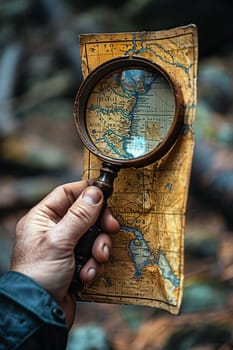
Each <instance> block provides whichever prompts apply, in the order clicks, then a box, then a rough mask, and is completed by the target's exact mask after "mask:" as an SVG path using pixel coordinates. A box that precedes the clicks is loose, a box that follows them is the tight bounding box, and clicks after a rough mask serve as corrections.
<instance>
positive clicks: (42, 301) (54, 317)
mask: <svg viewBox="0 0 233 350" xmlns="http://www.w3.org/2000/svg"><path fill="white" fill-rule="evenodd" d="M0 295H4V296H5V297H7V298H8V299H11V300H12V301H14V302H15V303H17V304H18V305H21V306H22V307H23V308H24V309H26V310H28V311H30V312H31V313H32V314H34V315H35V316H36V317H37V318H39V319H40V320H41V321H43V322H45V323H49V324H50V325H54V326H57V327H63V328H65V327H66V323H65V314H64V312H63V310H62V309H61V307H60V306H59V305H58V304H57V303H56V302H55V300H54V299H53V298H52V297H51V295H50V294H49V293H48V292H47V291H46V290H45V289H43V288H42V287H41V286H40V285H39V284H37V283H36V282H35V281H33V280H32V279H31V278H30V277H28V276H26V275H23V274H22V273H19V272H15V271H9V272H6V273H5V274H4V275H2V276H1V277H0Z"/></svg>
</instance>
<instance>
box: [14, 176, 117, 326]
mask: <svg viewBox="0 0 233 350" xmlns="http://www.w3.org/2000/svg"><path fill="white" fill-rule="evenodd" d="M88 185H89V183H88V181H80V182H75V183H69V184H65V185H63V186H59V187H57V188H56V189H55V190H54V191H52V192H51V193H50V194H49V195H48V196H47V197H45V198H44V199H43V200H42V201H41V202H40V203H39V204H37V205H36V206H35V207H34V208H32V209H31V210H30V211H29V212H28V213H27V214H26V215H25V216H24V217H23V218H22V219H21V220H20V221H19V223H18V225H17V228H16V240H15V246H14V250H13V256H12V263H11V270H14V271H18V272H21V273H23V274H25V275H27V276H29V277H31V278H32V279H33V280H35V281H36V282H37V283H39V284H40V285H41V286H42V287H43V288H44V289H46V290H47V291H48V292H49V293H50V294H51V295H52V296H53V297H54V299H55V300H56V301H57V303H58V304H59V305H60V306H61V307H62V308H63V310H64V312H65V314H66V321H67V324H68V326H71V324H72V323H73V318H74V312H75V298H74V296H71V295H69V294H68V289H69V286H70V283H71V280H72V277H73V274H74V269H75V259H74V248H75V246H76V245H77V243H78V241H79V239H80V238H81V236H82V235H83V234H84V233H85V232H86V231H87V230H88V229H89V228H90V227H91V226H93V224H94V223H95V222H96V220H97V218H98V216H99V213H100V210H101V207H102V204H103V193H102V191H101V190H100V189H98V188H97V187H94V186H88ZM101 225H102V228H103V230H104V231H105V232H108V233H114V232H117V231H119V224H118V222H117V221H116V220H115V219H114V218H113V216H112V215H111V213H110V211H109V210H108V209H107V210H105V213H104V215H103V218H102V220H101ZM110 249H111V239H110V237H109V236H108V235H107V234H104V233H102V234H100V235H99V236H98V237H97V239H96V240H95V242H94V245H93V248H92V257H91V258H90V259H89V260H88V262H87V263H86V264H85V265H84V266H83V268H82V270H81V272H80V277H81V279H82V280H83V282H84V283H90V282H92V281H93V280H94V279H95V278H96V277H98V276H99V275H100V274H101V273H102V272H103V268H104V263H106V262H107V260H108V258H109V252H110Z"/></svg>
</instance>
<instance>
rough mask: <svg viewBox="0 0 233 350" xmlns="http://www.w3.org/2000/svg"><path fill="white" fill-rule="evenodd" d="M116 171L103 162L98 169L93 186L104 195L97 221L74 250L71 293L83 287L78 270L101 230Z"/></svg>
mask: <svg viewBox="0 0 233 350" xmlns="http://www.w3.org/2000/svg"><path fill="white" fill-rule="evenodd" d="M118 171H119V166H117V165H112V164H110V163H103V166H102V168H101V169H100V176H99V177H98V179H97V180H96V181H95V182H94V184H93V185H94V186H97V187H98V188H100V189H101V190H102V192H103V195H104V204H103V207H102V209H101V212H100V215H99V217H98V220H97V222H96V223H95V225H94V226H92V227H91V228H90V229H89V230H88V231H87V232H86V233H85V234H84V235H83V236H82V237H81V239H80V240H79V242H78V244H77V246H76V248H75V250H74V254H75V265H76V267H75V273H74V276H73V279H72V282H71V285H70V289H69V291H70V292H71V293H77V292H80V291H82V289H83V286H84V285H83V282H82V280H81V278H80V271H81V269H82V267H83V266H84V265H85V264H86V262H87V261H88V260H89V258H90V257H91V255H92V246H93V243H94V241H95V240H96V238H97V236H98V235H99V234H100V233H101V231H102V230H101V227H100V220H101V217H102V215H103V213H104V211H105V209H106V206H107V200H108V198H109V197H110V196H111V194H112V192H113V182H114V179H115V177H116V176H117V173H118Z"/></svg>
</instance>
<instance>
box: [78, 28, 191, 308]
mask: <svg viewBox="0 0 233 350" xmlns="http://www.w3.org/2000/svg"><path fill="white" fill-rule="evenodd" d="M80 50H81V59H82V69H83V75H84V78H85V77H86V76H87V75H88V73H90V72H91V71H92V70H93V69H94V68H96V67H98V66H99V65H100V64H102V63H103V62H106V61H107V60H110V59H112V58H115V57H122V56H126V55H127V56H128V55H134V56H139V57H144V58H147V59H150V60H153V61H154V62H155V63H157V64H158V65H160V66H161V67H162V68H163V69H164V70H166V72H167V73H168V74H169V75H170V76H171V77H172V78H173V80H174V81H175V82H176V83H177V84H178V85H179V86H180V89H181V91H182V94H183V105H182V106H181V109H182V113H183V116H184V127H183V129H182V132H181V134H180V136H179V138H178V140H177V142H176V143H175V145H174V147H173V148H172V150H171V151H169V153H168V154H166V155H165V156H164V157H163V159H161V160H159V161H157V162H155V163H153V164H151V165H149V166H147V167H144V168H138V169H131V168H130V169H121V170H120V172H119V173H118V177H117V178H116V180H115V182H114V192H113V195H112V197H111V198H110V199H109V206H110V207H111V210H112V212H113V213H114V215H115V217H116V218H117V219H118V220H119V222H120V225H121V230H120V232H119V233H118V234H115V235H112V241H113V250H112V254H111V257H110V259H109V262H108V264H107V266H106V268H105V272H104V275H103V276H102V278H100V279H99V280H98V281H97V282H96V283H94V284H93V285H91V286H88V287H85V288H84V291H83V292H82V294H81V295H80V296H79V298H80V299H81V300H86V301H87V300H88V301H96V302H105V303H125V304H138V305H145V306H151V307H158V308H162V309H165V310H168V311H169V312H171V313H174V314H177V313H178V312H179V310H180V305H181V301H182V293H183V278H184V258H183V256H184V230H185V213H186V204H187V195H188V188H189V178H190V170H191V163H192V155H193V148H194V134H193V127H192V126H193V122H194V115H195V109H196V76H197V32H196V27H195V26H193V25H190V26H186V27H180V28H175V29H171V30H167V31H160V32H136V33H117V34H96V35H82V36H81V38H80ZM147 130H148V132H147V134H148V135H147V137H148V138H150V137H153V135H155V134H156V133H157V132H158V126H157V125H149V126H148V128H147ZM150 135H151V136H150ZM100 167H101V162H100V161H99V160H98V159H97V158H96V157H95V156H93V155H92V154H90V153H89V152H88V151H87V150H85V153H84V173H83V177H84V178H93V177H98V175H99V169H100Z"/></svg>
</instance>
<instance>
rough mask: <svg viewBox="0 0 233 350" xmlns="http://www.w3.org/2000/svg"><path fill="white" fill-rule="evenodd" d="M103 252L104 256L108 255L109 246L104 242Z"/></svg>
mask: <svg viewBox="0 0 233 350" xmlns="http://www.w3.org/2000/svg"><path fill="white" fill-rule="evenodd" d="M103 252H104V255H105V256H106V258H108V257H109V248H108V246H107V245H106V244H104V246H103Z"/></svg>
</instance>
